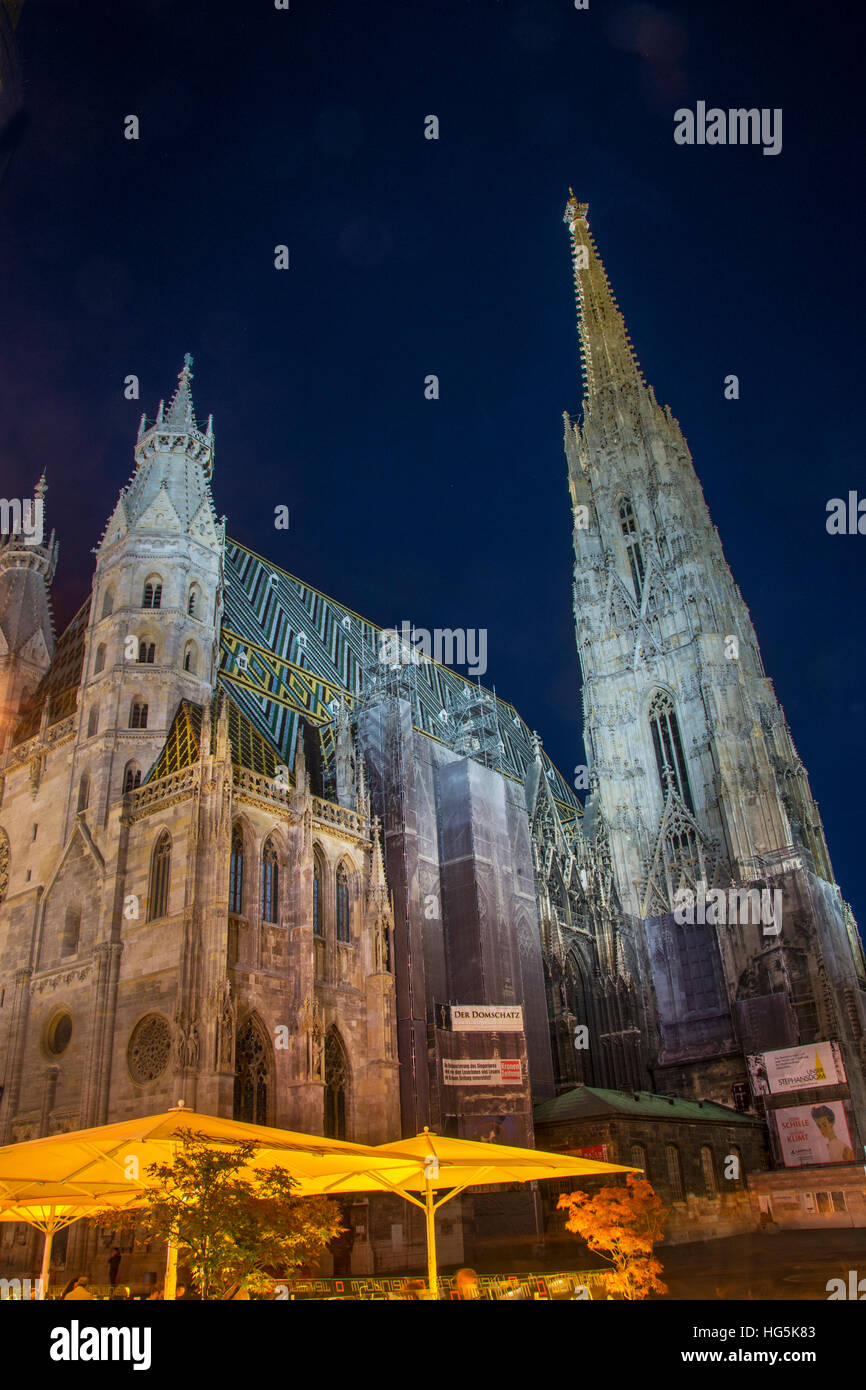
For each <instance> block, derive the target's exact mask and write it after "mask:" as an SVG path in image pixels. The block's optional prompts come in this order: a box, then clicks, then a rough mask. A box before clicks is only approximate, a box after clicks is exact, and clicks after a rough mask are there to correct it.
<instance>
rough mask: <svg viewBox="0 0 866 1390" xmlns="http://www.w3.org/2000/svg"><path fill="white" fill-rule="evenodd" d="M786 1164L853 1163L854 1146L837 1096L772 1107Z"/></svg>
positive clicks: (791, 1165)
mask: <svg viewBox="0 0 866 1390" xmlns="http://www.w3.org/2000/svg"><path fill="white" fill-rule="evenodd" d="M771 1113H772V1114H773V1116H774V1117H775V1121H776V1130H777V1133H778V1136H779V1143H780V1145H781V1149H782V1158H783V1160H784V1163H785V1167H786V1168H802V1167H803V1166H804V1165H805V1164H808V1163H853V1161H854V1147H853V1145H852V1143H851V1134H850V1132H849V1130H848V1120H847V1118H846V1116H845V1111H844V1108H843V1106H842V1102H841V1101H840V1100H831V1101H822V1102H821V1103H820V1104H819V1105H798V1106H796V1107H791V1108H790V1109H787V1108H786V1109H784V1110H774V1111H772V1112H771Z"/></svg>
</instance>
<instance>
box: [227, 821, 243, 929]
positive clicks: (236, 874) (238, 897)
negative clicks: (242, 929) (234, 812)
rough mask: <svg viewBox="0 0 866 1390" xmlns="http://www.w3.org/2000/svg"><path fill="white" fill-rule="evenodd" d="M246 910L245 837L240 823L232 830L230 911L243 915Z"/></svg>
mask: <svg viewBox="0 0 866 1390" xmlns="http://www.w3.org/2000/svg"><path fill="white" fill-rule="evenodd" d="M243 910H244V837H243V832H242V830H241V828H240V826H239V825H236V826H235V828H234V830H233V831H232V854H231V859H230V861H229V912H236V913H237V914H238V916H241V915H242V913H243Z"/></svg>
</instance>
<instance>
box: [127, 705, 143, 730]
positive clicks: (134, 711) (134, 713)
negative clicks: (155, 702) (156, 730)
mask: <svg viewBox="0 0 866 1390" xmlns="http://www.w3.org/2000/svg"><path fill="white" fill-rule="evenodd" d="M129 727H130V729H146V728H147V705H146V704H145V703H144V702H143V701H142V700H133V702H132V707H131V709H130V711H129Z"/></svg>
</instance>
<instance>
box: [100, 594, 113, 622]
mask: <svg viewBox="0 0 866 1390" xmlns="http://www.w3.org/2000/svg"><path fill="white" fill-rule="evenodd" d="M113 611H114V590H113V589H106V591H105V598H104V599H103V600H102V616H103V618H110V617H111V614H112V613H113Z"/></svg>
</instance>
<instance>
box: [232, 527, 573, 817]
mask: <svg viewBox="0 0 866 1390" xmlns="http://www.w3.org/2000/svg"><path fill="white" fill-rule="evenodd" d="M381 633H382V629H381V628H379V627H377V626H376V624H375V623H371V622H369V621H368V620H367V619H366V618H362V617H361V616H360V615H359V614H358V613H355V612H353V610H352V609H350V608H346V607H344V605H343V604H340V603H337V602H336V600H334V599H332V598H328V596H327V595H326V594H323V593H321V592H320V591H319V590H318V589H314V588H312V587H311V586H310V585H309V584H305V583H304V582H303V581H302V580H300V579H297V578H295V577H294V575H291V574H288V573H287V572H286V571H285V570H283V569H280V568H279V567H278V566H276V565H273V564H271V563H270V561H267V560H265V559H264V558H263V557H262V556H260V555H256V554H255V553H254V552H253V551H251V550H248V549H247V548H246V547H245V546H242V545H241V544H239V542H237V541H233V540H230V539H228V538H227V539H226V546H225V607H224V614H223V625H222V632H221V662H220V674H219V680H220V683H221V684H222V686H223V688H224V689H227V690H230V691H231V694H232V699H233V700H235V701H236V702H237V704H238V707H239V708H240V709H241V710H243V712H244V713H245V714H246V715H247V717H248V718H249V719H250V720H251V721H252V722H253V723H254V724H255V725H256V727H257V728H258V729H259V730H260V731H261V732H262V734H263V735H264V736H265V737H266V738H267V739H268V740H269V741H270V742H271V743H272V744H273V746H274V747H276V748H277V749H279V750H280V753H281V755H282V759H283V761H284V762H285V763H286V764H287V765H288V766H289V767H291V766H293V762H294V756H295V740H296V738H297V731H298V727H299V722H300V720H301V719H304V720H305V721H307V722H308V723H310V724H313V725H316V726H318V727H319V728H320V730H321V733H322V741H323V746H324V749H325V755H326V757H327V755H328V743H329V739H330V738H332V721H333V719H334V716H335V714H336V712H337V710H338V709H339V707H340V703H341V701H345V702H346V703H348V704H349V705H350V706H352V705H353V704H355V703H356V702H357V701H358V700H359V699H361V698H362V697H363V694H364V691H365V689H366V688H367V687H368V685H369V681H370V672H371V670H372V669H373V668H374V667H375V663H376V659H377V653H378V651H379V648H380V642H381ZM478 692H479V687H478V685H477V683H476V682H474V681H472V680H470V679H468V678H467V677H464V676H461V675H459V674H458V673H457V672H456V671H453V670H451V669H450V667H447V666H441V665H439V663H438V662H435V661H427V660H424V661H421V662H420V664H419V665H418V666H417V667H416V668H415V680H414V686H413V699H414V719H415V725H416V727H417V728H418V729H419V730H420V731H421V732H422V733H424V734H427V735H428V736H429V737H430V738H435V739H438V740H439V742H441V743H445V744H446V745H449V746H450V741H449V725H448V723H447V721H446V722H443V717H442V716H443V711H444V712H447V713H448V714H449V718H451V719H453V717H454V711H455V710H459V709H460V708H462V707H465V706H466V705H467V704H468V703H469V702H470V697H473V696H475V695H477V694H478ZM481 693H482V695H483V697H484V698H485V699H487V700H488V701H489V702H490V708H491V710H492V711H495V722H496V726H497V730H498V738H499V740H500V741H501V745H502V746H501V750H500V754H499V757H500V766H501V770H502V771H503V772H504V773H506V774H507V775H508V776H510V777H513V778H515V779H517V780H518V781H520V782H522V781H523V780H524V777H525V774H526V769H527V767H528V766H529V765H530V764H531V763H532V761H533V759H534V757H535V751H534V748H533V745H532V736H531V733H530V730H529V729H528V727H527V725H526V724H525V723H524V721H523V720H522V719H521V717H520V715H519V714H518V713H517V710H516V709H515V708H514V706H513V705H510V704H508V702H507V701H505V700H502V699H499V698H498V697H497V696H494V695H493V694H492V693H490V692H487V691H482V692H481ZM542 759H543V762H544V767H545V772H546V775H547V777H548V781H549V782H550V787H551V791H552V793H553V796H554V799H555V801H556V803H557V807H558V809H559V813H560V816H561V817H562V821H563V825H564V827H565V828H566V829H568V828H573V827H574V825H575V824H576V821H577V818H578V817H579V816H580V815H581V807H580V804H579V802H578V800H577V797H576V796H575V794H574V791H573V790H572V788H571V787H570V785H569V784H568V782H567V781H566V780H565V778H564V777H563V776H562V774H561V773H560V772H559V770H558V768H556V767H555V766H554V764H553V763H552V762H551V761H550V759H549V758H548V757H547V755H546V753H544V751H543V750H542Z"/></svg>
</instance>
